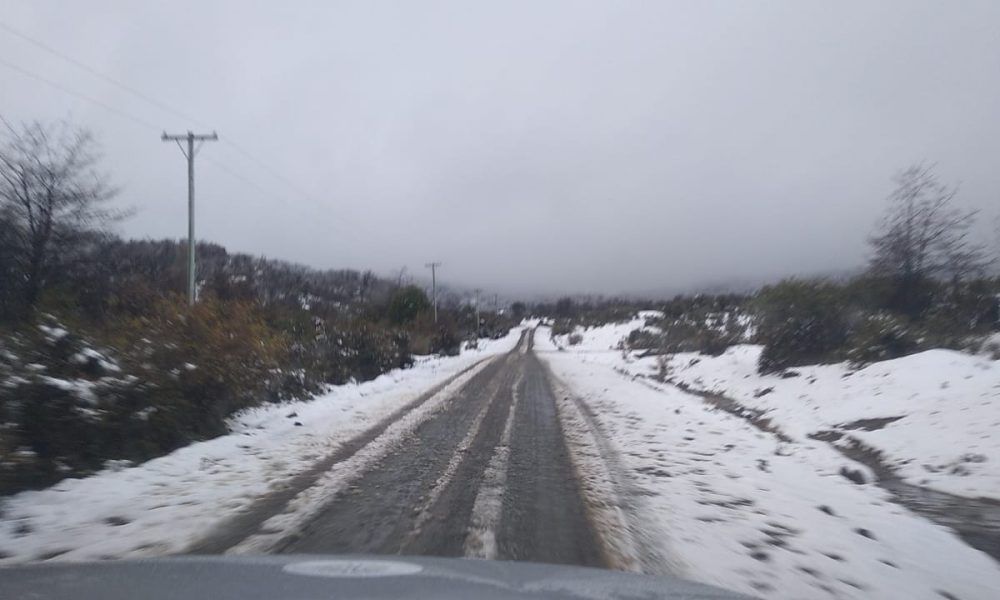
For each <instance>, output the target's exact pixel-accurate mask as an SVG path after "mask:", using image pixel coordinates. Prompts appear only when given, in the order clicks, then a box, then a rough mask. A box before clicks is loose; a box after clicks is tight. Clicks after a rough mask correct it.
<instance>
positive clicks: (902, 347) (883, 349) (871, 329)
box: [845, 312, 922, 365]
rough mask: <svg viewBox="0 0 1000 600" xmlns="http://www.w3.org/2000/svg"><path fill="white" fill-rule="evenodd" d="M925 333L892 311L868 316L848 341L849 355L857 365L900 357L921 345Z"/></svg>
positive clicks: (847, 353) (847, 354)
mask: <svg viewBox="0 0 1000 600" xmlns="http://www.w3.org/2000/svg"><path fill="white" fill-rule="evenodd" d="M921 342H922V339H921V336H920V333H919V331H917V330H916V328H915V327H914V326H913V325H912V324H910V323H909V322H907V321H906V319H905V318H903V317H901V316H898V315H894V314H892V313H888V312H877V313H874V314H871V315H868V316H866V317H864V318H863V319H862V321H861V323H860V324H859V325H857V326H856V327H855V328H854V330H853V331H852V332H851V335H850V337H849V339H848V340H847V350H846V352H845V355H846V358H847V359H848V360H850V361H851V362H853V363H855V364H856V365H863V364H867V363H870V362H875V361H879V360H888V359H891V358H899V357H901V356H906V355H907V354H912V353H913V352H916V351H917V350H918V349H919V348H920V347H921Z"/></svg>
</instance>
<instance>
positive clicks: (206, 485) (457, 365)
mask: <svg viewBox="0 0 1000 600" xmlns="http://www.w3.org/2000/svg"><path fill="white" fill-rule="evenodd" d="M520 334H521V330H520V329H513V330H511V332H510V334H509V335H508V336H507V337H505V338H503V339H500V340H480V342H479V348H478V349H476V350H463V352H462V354H461V355H460V356H457V357H450V358H438V357H418V358H417V361H416V364H415V365H414V366H413V367H412V368H410V369H402V370H394V371H391V372H389V373H386V374H384V375H382V376H380V377H378V378H377V379H374V380H372V381H368V382H365V383H360V384H347V385H342V386H336V387H333V388H331V390H330V391H329V392H328V393H326V394H323V395H320V396H317V397H315V398H312V399H309V400H302V401H297V402H292V403H285V404H280V405H271V406H265V407H260V408H257V409H253V410H250V411H247V412H244V413H241V414H240V415H239V416H237V417H236V418H234V419H233V420H232V426H231V429H232V433H230V434H229V435H225V436H222V437H218V438H215V439H213V440H208V441H205V442H199V443H195V444H191V445H189V446H186V447H184V448H181V449H178V450H176V451H175V452H173V453H171V454H169V455H167V456H163V457H160V458H157V459H153V460H150V461H148V462H146V463H143V464H141V465H138V466H134V467H130V468H124V469H118V470H115V469H107V470H104V471H102V472H100V473H97V474H95V475H93V476H90V477H86V478H83V479H66V480H64V481H62V482H60V483H58V484H56V485H55V486H53V487H51V488H48V489H45V490H40V491H29V492H22V493H19V494H16V495H14V496H10V497H7V498H4V499H2V501H0V506H2V512H0V562H2V563H14V562H24V561H32V560H39V559H52V560H72V561H82V560H98V559H112V558H138V557H148V556H158V555H164V554H171V553H176V552H183V551H184V549H185V548H187V547H188V546H189V545H191V544H192V543H194V542H196V541H197V540H199V539H200V538H201V537H202V536H204V535H205V534H206V533H207V532H208V531H209V530H210V528H211V527H212V526H214V525H216V524H218V523H219V522H221V521H222V520H224V519H226V518H227V517H229V516H231V515H233V514H234V513H236V512H239V511H240V510H241V509H244V508H246V507H247V506H249V505H250V504H251V503H252V502H253V501H254V500H255V499H256V498H258V497H260V496H262V495H264V494H266V493H268V491H270V490H273V489H277V488H280V487H281V486H282V485H283V484H284V483H285V482H286V481H288V480H289V479H291V478H292V477H293V476H295V475H296V474H298V473H300V472H302V471H304V470H306V469H308V468H309V467H310V466H311V465H312V464H313V463H315V462H316V461H317V460H319V459H320V458H322V457H323V456H326V455H328V454H330V453H331V452H333V451H334V450H335V449H336V448H337V446H338V445H339V444H340V443H341V442H345V441H347V440H349V439H351V438H352V437H354V436H356V435H358V434H360V433H362V432H363V431H365V430H367V429H368V428H369V427H371V426H373V425H374V424H376V423H378V422H379V421H381V420H382V419H384V418H386V417H387V416H389V415H390V414H392V413H393V412H394V411H395V410H397V409H399V408H401V407H403V406H405V405H406V404H407V403H408V402H410V401H412V400H414V399H416V398H417V397H419V396H420V395H421V394H423V393H424V392H426V391H427V390H430V389H432V388H434V387H435V385H436V384H439V383H441V382H442V381H444V380H445V379H447V378H448V377H451V376H453V375H456V374H458V373H460V372H462V371H463V370H464V369H466V368H468V367H472V366H473V365H476V363H477V362H479V361H482V360H483V359H485V358H487V357H490V356H494V355H497V354H502V353H505V352H507V351H508V350H510V349H511V348H513V347H514V345H515V344H516V343H517V340H518V337H519V336H520ZM480 366H481V365H480ZM478 368H479V366H476V367H473V368H472V369H471V370H470V371H468V372H467V373H465V374H464V375H462V376H460V377H459V378H458V379H456V380H455V385H457V384H459V383H460V382H461V381H466V380H467V379H468V378H470V377H471V376H472V375H473V374H474V373H475V372H477V370H478ZM452 387H454V385H451V386H448V388H452ZM448 388H446V389H445V390H442V391H441V392H439V394H438V395H441V394H447V393H449V390H448ZM416 410H418V411H419V410H421V409H420V408H418V409H416ZM411 414H412V413H411ZM412 418H415V417H411V419H412Z"/></svg>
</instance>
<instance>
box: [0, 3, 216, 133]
mask: <svg viewBox="0 0 1000 600" xmlns="http://www.w3.org/2000/svg"><path fill="white" fill-rule="evenodd" d="M0 29H3V30H5V31H6V32H7V33H10V34H12V35H15V36H17V37H19V38H21V39H22V40H24V41H26V42H28V43H29V44H33V45H35V46H37V47H39V48H41V49H42V50H44V51H46V52H48V53H49V54H51V55H53V56H56V57H58V58H61V59H63V60H65V61H66V62H68V63H70V64H72V65H74V66H76V67H78V68H80V69H83V70H84V71H86V72H88V73H90V74H91V75H93V76H94V77H98V78H100V79H103V80H104V81H106V82H108V83H110V84H111V85H113V86H115V87H118V88H121V89H123V90H125V91H126V92H128V93H130V94H132V95H133V96H135V97H137V98H141V99H142V100H145V101H146V102H149V103H150V104H152V105H154V106H156V107H157V108H159V109H160V110H164V111H166V112H168V113H171V114H172V115H174V116H175V117H180V118H182V119H185V120H188V121H191V122H193V123H195V124H197V125H202V126H204V123H200V122H199V121H198V119H196V118H194V117H192V116H190V115H187V114H184V113H183V112H181V111H179V110H177V109H175V108H172V107H170V106H167V105H166V104H164V103H163V102H160V101H159V100H157V99H156V98H153V97H151V96H147V95H146V94H143V93H142V92H140V91H139V90H137V89H135V88H132V87H130V86H128V85H126V84H124V83H122V82H121V81H118V80H117V79H115V78H114V77H111V76H110V75H106V74H104V73H102V72H100V71H98V70H97V69H95V68H93V67H91V66H90V65H87V64H85V63H82V62H80V61H78V60H76V59H75V58H73V57H72V56H67V55H66V54H63V53H62V52H59V51H58V50H56V49H55V48H53V47H52V46H49V45H48V44H46V43H45V42H41V41H39V40H36V39H35V38H33V37H31V36H29V35H27V34H25V33H22V32H20V31H18V30H17V29H14V28H13V27H11V26H10V25H8V24H6V23H4V22H3V21H0Z"/></svg>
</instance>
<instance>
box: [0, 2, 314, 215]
mask: <svg viewBox="0 0 1000 600" xmlns="http://www.w3.org/2000/svg"><path fill="white" fill-rule="evenodd" d="M0 29H3V30H5V31H7V32H8V33H10V34H12V35H14V36H17V37H18V38H21V39H22V40H24V41H26V42H28V43H29V44H32V45H34V46H36V47H38V48H40V49H42V50H44V51H45V52H48V53H49V54H51V55H53V56H55V57H57V58H61V59H62V60H64V61H66V62H68V63H70V64H72V65H74V66H75V67H77V68H79V69H82V70H84V71H86V72H87V73H90V74H91V75H93V76H94V77H97V78H99V79H102V80H103V81H105V82H107V83H110V84H111V85H113V86H115V87H117V88H119V89H121V90H124V91H126V92H128V93H129V94H132V95H133V96H135V97H136V98H139V99H140V100H143V101H145V102H148V103H149V104H151V105H153V106H155V107H157V108H159V109H160V110H163V111H165V112H168V113H170V114H172V115H174V116H175V117H180V118H182V119H185V120H187V121H190V122H192V123H194V124H195V125H199V126H201V127H208V125H207V124H206V123H205V122H204V121H201V120H200V119H198V118H196V117H193V116H191V115H188V114H187V113H185V112H184V111H182V110H178V109H177V108H174V107H172V106H170V105H168V104H165V103H164V102H162V101H160V100H157V99H156V98H153V97H152V96H149V95H147V94H144V93H143V92H141V91H139V90H137V89H135V88H133V87H131V86H130V85H128V84H126V83H123V82H122V81H119V80H118V79H115V78H114V77H112V76H110V75H108V74H106V73H103V72H101V71H99V70H97V69H95V68H94V67H91V66H90V65H88V64H86V63H83V62H81V61H79V60H77V59H75V58H73V57H72V56H68V55H66V54H64V53H62V52H60V51H59V50H56V49H55V48H53V47H52V46H49V45H48V44H46V43H45V42H42V41H40V40H38V39H35V38H33V37H31V36H29V35H28V34H26V33H24V32H21V31H19V30H17V29H15V28H13V27H11V26H10V25H8V24H7V23H4V22H3V21H0ZM6 64H7V65H8V66H11V65H10V64H9V63H6ZM11 68H14V69H16V70H20V71H21V72H24V73H25V74H27V73H26V72H25V71H23V70H21V69H20V68H18V67H14V66H11ZM29 76H32V77H33V75H29ZM75 95H79V94H75ZM154 127H155V126H154ZM157 129H159V128H157ZM228 137H229V136H228V135H227V138H228ZM222 143H223V144H228V145H229V146H230V147H231V148H233V149H234V150H236V151H237V152H238V153H240V154H241V155H243V156H244V157H245V158H248V159H250V160H251V161H253V162H254V163H256V164H257V166H259V167H261V168H262V169H264V170H265V171H267V172H268V173H270V174H271V176H273V177H275V178H276V179H279V180H281V182H282V183H284V184H285V185H287V186H289V187H290V188H291V189H292V190H294V191H295V193H297V194H299V195H301V196H303V197H305V198H307V199H308V200H310V201H313V202H315V200H314V199H313V198H312V197H311V196H310V195H309V194H308V193H306V192H305V191H304V190H303V189H302V188H300V187H299V186H298V184H296V183H295V182H294V181H292V180H291V179H290V178H288V177H285V176H284V175H283V174H281V173H280V172H278V171H277V170H275V169H274V167H272V166H271V165H270V164H268V162H267V161H265V160H261V159H260V158H257V157H256V156H255V155H254V154H253V153H251V152H250V151H249V150H247V149H246V148H244V147H243V146H241V145H240V144H237V143H236V142H235V141H233V140H232V139H223V140H222Z"/></svg>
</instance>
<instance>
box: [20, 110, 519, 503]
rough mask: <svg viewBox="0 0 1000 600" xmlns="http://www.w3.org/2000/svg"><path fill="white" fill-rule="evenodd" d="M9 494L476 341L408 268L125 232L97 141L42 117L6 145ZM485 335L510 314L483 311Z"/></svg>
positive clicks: (451, 302)
mask: <svg viewBox="0 0 1000 600" xmlns="http://www.w3.org/2000/svg"><path fill="white" fill-rule="evenodd" d="M0 175H2V177H0V282H2V285H0V495H2V494H9V493H12V492H15V491H18V490H21V489H26V488H32V487H42V486H46V485H50V484H52V483H54V482H56V481H58V480H59V479H61V478H64V477H72V476H81V475H85V474H87V473H90V472H93V471H95V470H98V469H101V468H104V467H106V466H109V465H115V464H121V463H120V462H118V461H129V462H138V461H143V460H146V459H149V458H152V457H156V456H159V455H162V454H164V453H166V452H169V451H171V450H173V449H175V448H178V447H181V446H183V445H186V444H188V443H190V442H192V441H195V440H203V439H207V438H211V437H214V436H218V435H221V434H223V433H225V432H226V431H227V420H228V418H229V417H230V416H232V415H233V414H234V413H235V412H237V411H240V410H242V409H245V408H248V407H252V406H255V405H259V404H261V403H266V402H280V401H283V400H287V399H291V398H302V397H306V396H308V395H311V394H315V393H318V392H321V391H322V390H324V389H325V388H326V387H327V386H329V385H335V384H342V383H345V382H348V381H352V380H356V381H364V380H369V379H372V378H375V377H377V376H378V375H380V374H382V373H385V372H386V371H388V370H390V369H394V368H402V367H407V366H409V365H410V364H412V362H413V356H414V355H424V354H434V353H440V354H446V355H454V354H457V353H459V352H460V350H461V348H462V346H463V344H466V345H468V344H474V343H475V339H476V338H477V335H476V324H475V311H474V309H473V307H471V306H469V305H468V303H467V302H462V299H461V298H459V297H456V296H455V295H454V294H452V295H450V296H448V297H446V298H445V299H444V301H443V302H441V303H440V304H441V305H440V306H439V318H438V322H437V323H435V321H434V317H433V310H432V306H431V302H430V300H429V299H428V297H427V294H426V293H425V291H424V290H423V289H421V288H420V287H418V286H415V285H409V284H407V282H406V281H405V280H404V278H403V277H402V276H401V277H399V278H396V279H394V280H389V279H383V278H380V277H377V276H375V275H374V274H372V273H371V272H358V271H351V270H339V271H332V270H327V271H320V270H315V269H310V268H307V267H303V266H300V265H295V264H290V263H286V262H282V261H276V260H269V259H265V258H259V257H254V256H249V255H246V254H232V253H229V252H227V251H226V249H225V248H223V247H221V246H218V245H215V244H209V243H199V244H198V248H197V253H198V272H197V273H198V278H197V279H198V296H199V298H198V302H197V304H196V305H195V306H194V307H188V305H187V299H186V298H185V297H184V295H183V293H182V291H183V290H184V286H185V277H186V275H185V272H186V271H185V269H186V264H187V248H186V244H185V243H182V242H180V241H174V240H124V239H121V238H119V237H117V236H116V235H114V234H113V233H112V231H113V227H114V225H115V224H116V223H117V222H118V221H120V220H122V219H124V218H127V216H128V213H127V212H123V211H118V210H114V209H113V208H111V207H110V206H111V202H110V201H111V200H112V198H114V197H115V195H116V194H117V190H116V189H115V188H114V186H113V185H112V184H111V183H110V179H109V177H108V176H107V175H106V174H105V173H104V172H103V171H101V169H100V155H99V153H98V151H97V145H96V143H95V141H94V139H93V138H92V137H91V136H90V135H89V134H88V133H86V132H83V131H79V130H76V129H74V128H73V127H71V126H69V125H65V124H60V125H54V126H53V125H43V124H31V125H27V126H25V127H23V128H21V129H19V130H15V131H12V132H10V135H8V136H7V137H6V139H5V140H4V142H3V144H2V147H0ZM482 317H483V319H482V322H481V324H480V326H479V335H481V336H488V337H500V336H502V335H504V334H506V333H507V331H508V330H509V328H510V327H511V325H512V319H511V318H510V317H509V316H505V315H502V314H495V313H493V312H486V311H484V313H483V315H482Z"/></svg>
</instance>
